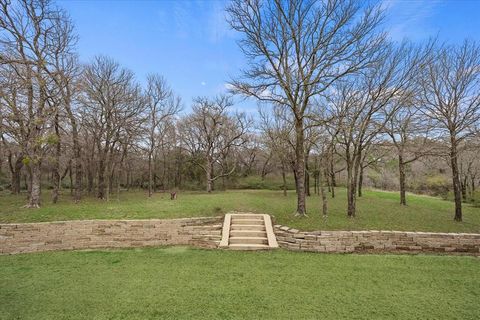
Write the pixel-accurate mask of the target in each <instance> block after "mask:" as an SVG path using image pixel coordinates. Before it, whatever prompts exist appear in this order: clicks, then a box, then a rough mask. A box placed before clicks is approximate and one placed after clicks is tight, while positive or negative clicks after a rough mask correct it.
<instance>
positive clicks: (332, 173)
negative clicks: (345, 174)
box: [329, 155, 337, 198]
mask: <svg viewBox="0 0 480 320" xmlns="http://www.w3.org/2000/svg"><path fill="white" fill-rule="evenodd" d="M329 169H330V182H331V185H330V188H331V192H332V198H335V187H336V186H337V181H336V179H335V167H334V163H333V155H332V156H331V158H330V168H329Z"/></svg>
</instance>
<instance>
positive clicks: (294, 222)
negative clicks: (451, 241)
mask: <svg viewBox="0 0 480 320" xmlns="http://www.w3.org/2000/svg"><path fill="white" fill-rule="evenodd" d="M48 196H49V195H48V194H45V195H44V201H43V203H44V205H43V207H42V208H41V209H38V210H32V209H24V208H21V206H22V205H23V204H24V203H25V196H24V195H22V196H11V195H7V194H1V195H0V223H5V222H37V221H53V220H77V219H148V218H177V217H192V216H212V215H219V214H221V213H224V212H228V211H231V210H238V211H254V212H260V213H269V214H272V215H274V216H275V217H276V223H280V224H286V225H289V226H292V227H297V228H299V229H303V230H319V229H321V230H341V229H343V230H362V229H363V230H364V229H367V230H368V229H383V230H411V231H438V232H480V208H474V207H471V206H468V205H465V206H464V222H462V223H456V222H454V221H453V219H452V218H453V208H454V207H453V203H452V202H449V201H444V200H440V199H437V198H432V197H426V196H415V195H409V196H408V199H407V200H408V203H409V205H408V206H407V207H402V206H400V205H399V204H398V199H399V196H398V194H397V193H391V192H382V191H372V190H367V191H365V196H364V197H363V198H360V199H359V200H358V214H357V217H356V218H355V219H347V218H346V214H345V212H346V192H345V190H344V189H340V188H339V189H338V190H337V197H336V198H335V199H331V198H329V199H328V201H329V207H330V214H329V217H328V219H327V220H324V219H323V218H322V217H321V216H320V214H319V212H320V198H319V197H318V196H312V197H310V198H308V203H307V206H308V210H309V217H308V218H303V219H299V218H296V217H294V216H293V215H292V213H293V212H294V209H295V201H296V200H295V199H296V198H295V193H294V192H293V191H290V192H289V195H288V197H284V196H283V195H282V193H281V192H280V191H267V190H241V191H228V192H218V193H213V194H206V193H184V192H181V193H180V194H179V196H178V199H177V200H176V201H171V200H169V194H156V195H154V196H153V197H152V198H151V199H148V198H147V197H146V195H145V193H143V192H139V191H137V192H124V193H122V194H121V196H120V200H111V201H110V202H104V201H100V200H97V199H93V198H87V199H84V200H83V201H82V202H81V203H80V204H74V203H73V202H72V201H71V199H70V197H68V196H64V197H62V198H61V200H60V203H58V204H56V205H52V204H51V203H50V202H49V198H48Z"/></svg>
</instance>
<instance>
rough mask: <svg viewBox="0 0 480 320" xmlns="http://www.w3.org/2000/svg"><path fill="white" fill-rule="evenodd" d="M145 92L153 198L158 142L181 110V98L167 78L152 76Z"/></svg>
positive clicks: (149, 194)
mask: <svg viewBox="0 0 480 320" xmlns="http://www.w3.org/2000/svg"><path fill="white" fill-rule="evenodd" d="M147 82H148V83H147V90H146V91H145V98H146V105H147V113H148V120H147V122H146V125H147V131H148V139H147V142H148V196H149V197H151V196H152V193H153V191H154V189H155V185H154V173H155V172H156V171H155V168H154V166H155V163H156V156H155V155H156V151H157V142H158V141H161V136H162V135H163V130H164V129H165V126H166V125H167V121H168V120H169V118H172V117H174V116H175V115H176V114H178V112H180V110H181V100H180V97H178V96H175V95H174V93H173V91H172V89H170V87H169V86H168V84H167V81H166V80H165V78H163V77H162V76H160V75H156V74H151V75H149V76H148V77H147Z"/></svg>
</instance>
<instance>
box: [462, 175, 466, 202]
mask: <svg viewBox="0 0 480 320" xmlns="http://www.w3.org/2000/svg"><path fill="white" fill-rule="evenodd" d="M461 191H462V199H463V201H467V176H466V175H465V177H463V181H462V182H461Z"/></svg>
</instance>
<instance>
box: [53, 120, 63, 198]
mask: <svg viewBox="0 0 480 320" xmlns="http://www.w3.org/2000/svg"><path fill="white" fill-rule="evenodd" d="M58 121H59V120H58V113H57V114H55V136H56V138H57V141H56V142H57V143H56V146H55V160H54V163H53V191H52V203H57V202H58V196H59V193H60V156H61V155H62V146H61V144H60V130H59V123H58Z"/></svg>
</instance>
